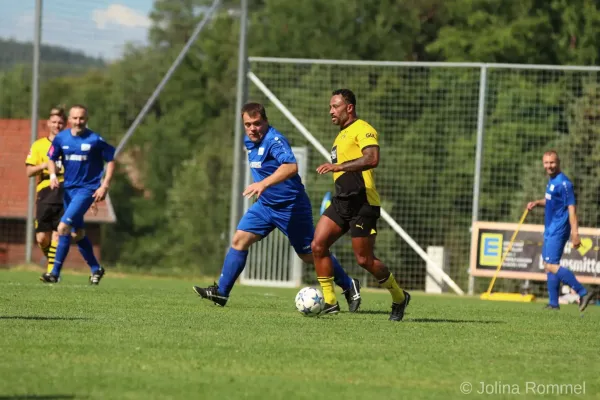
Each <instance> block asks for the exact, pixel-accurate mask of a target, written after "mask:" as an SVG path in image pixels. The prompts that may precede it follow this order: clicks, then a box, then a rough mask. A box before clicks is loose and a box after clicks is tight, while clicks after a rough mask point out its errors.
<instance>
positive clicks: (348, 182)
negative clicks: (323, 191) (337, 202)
mask: <svg viewBox="0 0 600 400" xmlns="http://www.w3.org/2000/svg"><path fill="white" fill-rule="evenodd" d="M365 190H366V187H365V179H364V178H363V174H362V172H361V171H353V172H344V173H343V174H342V175H340V176H339V177H338V178H337V179H336V180H335V194H336V196H340V197H347V196H352V195H355V194H358V193H361V192H365Z"/></svg>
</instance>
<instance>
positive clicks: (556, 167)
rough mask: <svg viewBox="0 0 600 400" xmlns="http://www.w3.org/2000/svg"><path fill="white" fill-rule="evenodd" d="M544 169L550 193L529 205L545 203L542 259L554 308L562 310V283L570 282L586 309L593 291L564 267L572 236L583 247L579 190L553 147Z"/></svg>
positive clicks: (581, 305)
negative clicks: (576, 203)
mask: <svg viewBox="0 0 600 400" xmlns="http://www.w3.org/2000/svg"><path fill="white" fill-rule="evenodd" d="M542 161H543V163H544V169H545V170H546V173H547V174H548V176H549V178H550V179H549V180H548V184H547V185H546V195H545V197H544V198H543V199H541V200H535V201H532V202H529V203H528V204H527V209H529V210H533V209H534V208H535V207H537V206H544V244H543V246H542V258H543V262H544V267H545V269H546V273H547V276H548V296H549V299H550V301H549V303H548V305H547V306H546V308H547V309H550V310H558V309H559V305H558V294H559V285H560V282H563V283H564V284H566V285H569V286H570V287H571V288H572V289H573V290H575V291H576V292H577V294H579V311H583V310H585V309H586V307H587V306H588V305H589V303H590V301H591V300H592V298H593V293H591V292H588V291H587V290H586V288H585V287H583V285H582V284H581V283H579V281H578V280H577V278H576V277H575V275H574V274H573V272H572V271H571V270H570V269H569V268H565V267H561V266H560V259H561V257H562V254H563V249H564V248H565V245H566V244H567V241H568V240H569V237H571V243H572V245H573V247H574V248H578V247H579V246H581V240H580V239H579V225H578V222H577V214H576V211H575V193H574V192H573V183H572V182H571V181H570V180H569V178H568V177H567V176H566V175H565V174H564V173H562V172H561V170H560V159H559V157H558V153H557V152H556V151H554V150H550V151H547V152H545V153H544V156H543V158H542Z"/></svg>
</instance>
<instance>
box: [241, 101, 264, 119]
mask: <svg viewBox="0 0 600 400" xmlns="http://www.w3.org/2000/svg"><path fill="white" fill-rule="evenodd" d="M244 114H248V115H249V116H250V117H255V116H256V115H260V117H261V118H262V119H263V120H264V121H268V120H269V119H268V118H267V110H265V106H263V105H262V104H260V103H246V104H244V106H243V107H242V116H243V115H244Z"/></svg>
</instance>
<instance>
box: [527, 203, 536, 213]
mask: <svg viewBox="0 0 600 400" xmlns="http://www.w3.org/2000/svg"><path fill="white" fill-rule="evenodd" d="M536 206H537V203H536V202H535V201H530V202H529V203H527V209H528V210H529V211H531V210H533V209H534V208H535V207H536Z"/></svg>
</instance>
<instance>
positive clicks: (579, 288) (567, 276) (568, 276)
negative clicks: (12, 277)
mask: <svg viewBox="0 0 600 400" xmlns="http://www.w3.org/2000/svg"><path fill="white" fill-rule="evenodd" d="M57 255H58V252H57ZM556 276H557V277H558V279H560V280H561V282H563V283H564V284H567V285H569V286H570V287H571V288H572V289H573V290H575V291H576V292H577V294H578V295H579V296H580V297H583V296H585V295H586V294H587V290H585V288H584V287H583V285H582V284H581V283H579V281H578V280H577V278H575V275H574V274H573V271H571V270H570V269H569V268H565V267H560V268H559V269H558V271H557V272H556Z"/></svg>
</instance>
